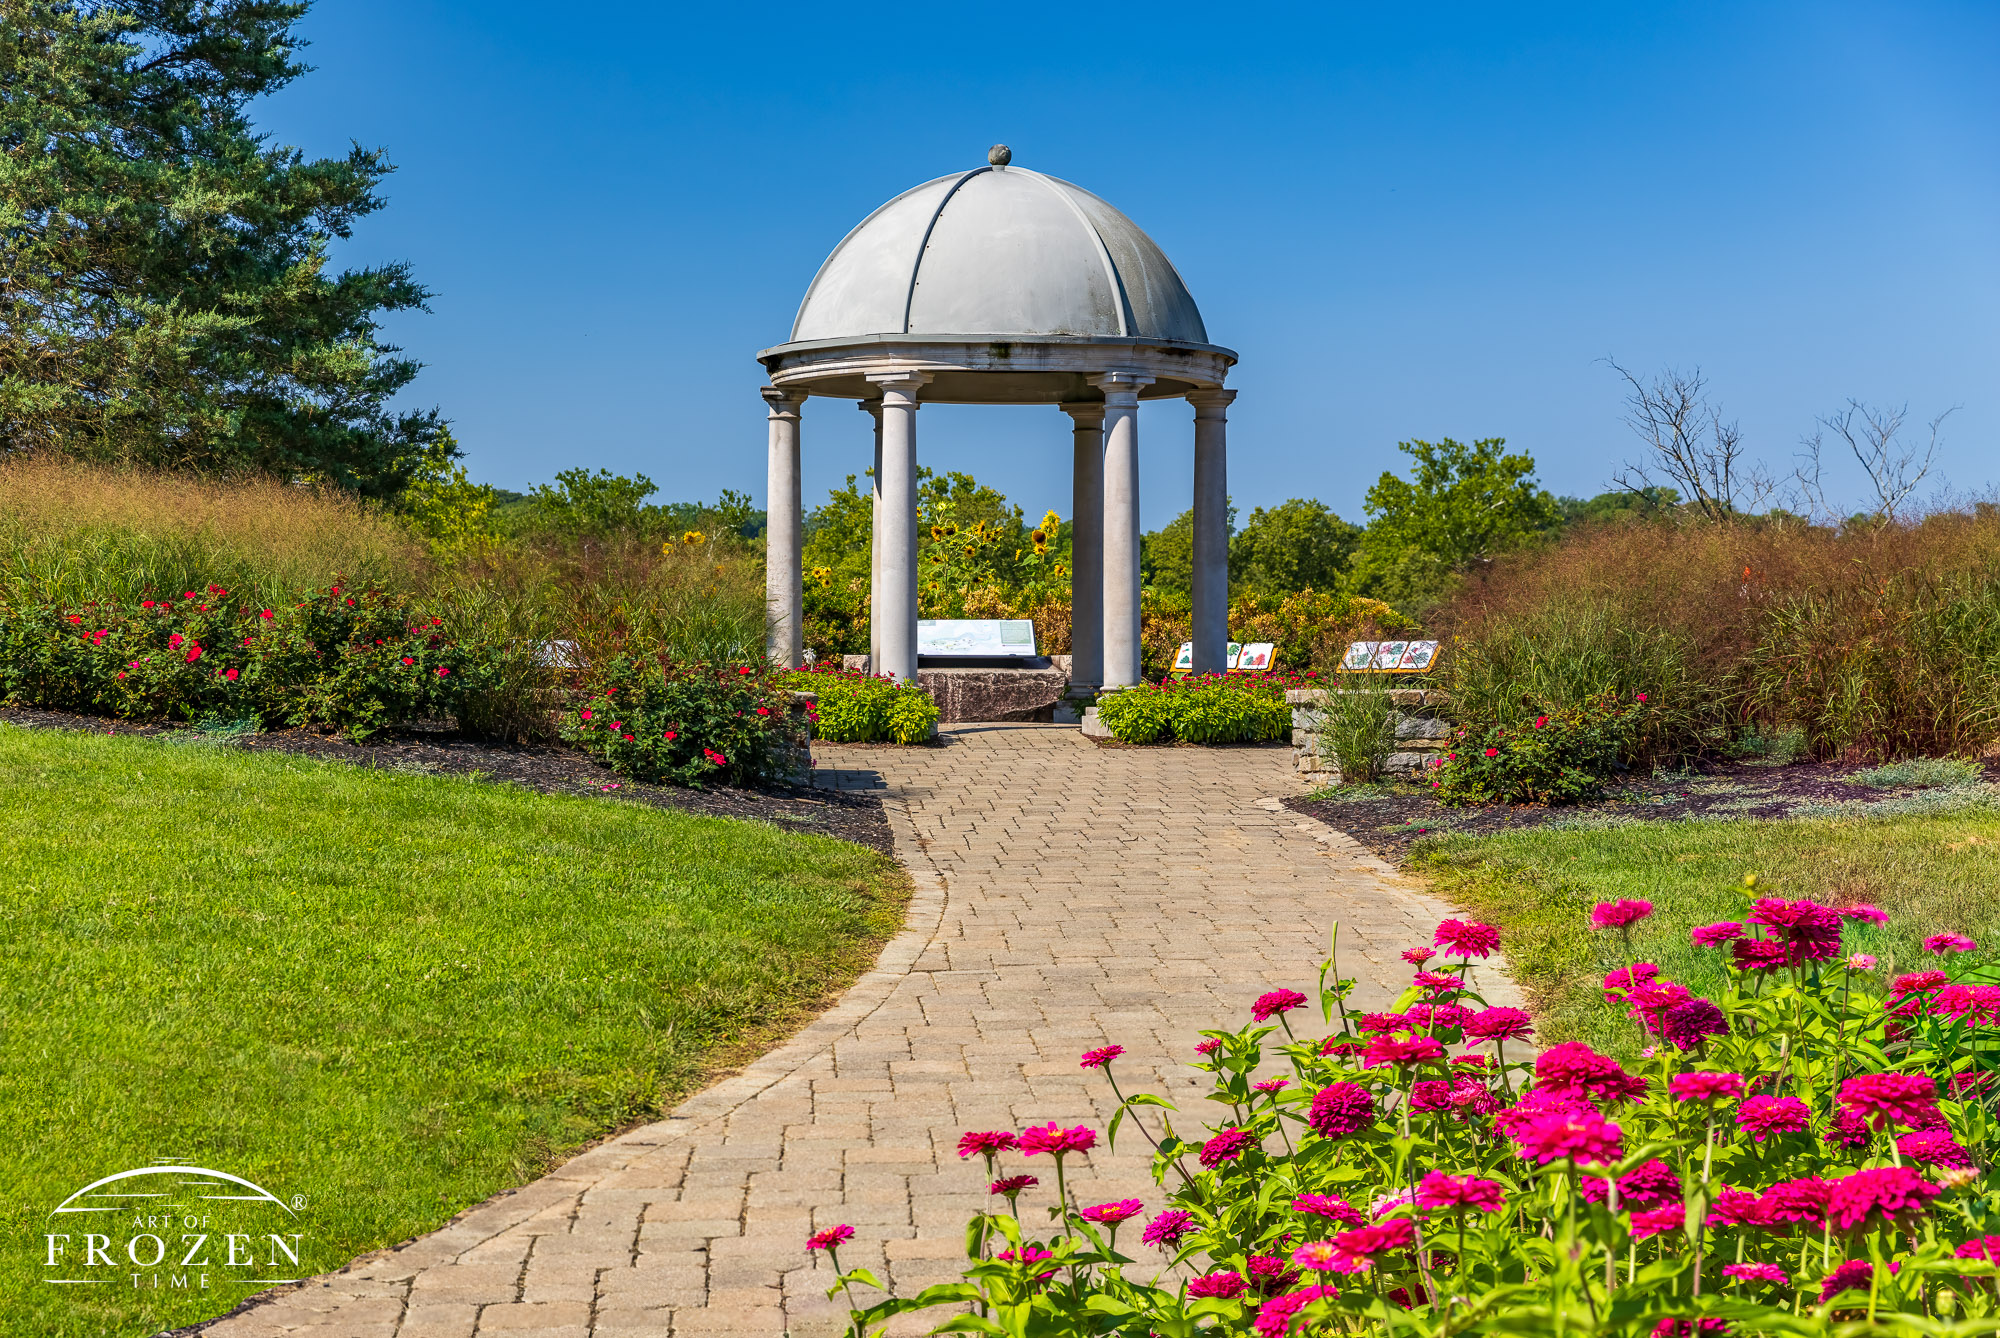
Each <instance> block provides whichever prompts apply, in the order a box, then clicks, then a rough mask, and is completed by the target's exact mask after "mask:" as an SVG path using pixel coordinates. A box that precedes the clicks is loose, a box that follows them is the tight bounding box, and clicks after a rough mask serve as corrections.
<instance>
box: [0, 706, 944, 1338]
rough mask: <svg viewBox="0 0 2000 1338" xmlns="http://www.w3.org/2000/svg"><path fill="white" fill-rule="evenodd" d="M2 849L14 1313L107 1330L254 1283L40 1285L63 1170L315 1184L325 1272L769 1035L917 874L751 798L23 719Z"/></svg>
mask: <svg viewBox="0 0 2000 1338" xmlns="http://www.w3.org/2000/svg"><path fill="white" fill-rule="evenodd" d="M0 852H4V856H0V914H4V916H5V935H6V938H5V942H6V953H5V956H4V958H0V1065H4V1067H0V1075H4V1080H0V1118H4V1127H5V1129H6V1132H7V1142H8V1148H9V1151H8V1154H7V1158H6V1166H7V1171H8V1174H7V1175H6V1176H5V1177H4V1178H0V1213H4V1221H5V1226H6V1235H5V1239H6V1241H7V1242H8V1244H7V1247H6V1248H5V1249H4V1250H0V1331H4V1332H7V1333H34V1334H51V1335H54V1334H64V1335H71V1334H73V1335H91V1336H92V1338H96V1336H97V1335H108V1334H132V1335H139V1334H151V1333H156V1332H158V1331H159V1330H160V1329H162V1328H168V1327H172V1326H175V1325H178V1324H185V1323H189V1322H191V1321H193V1320H195V1319H198V1318H202V1317H205V1316H208V1315H212V1314H217V1313H221V1312H223V1311H226V1310H228V1309H229V1308H230V1307H231V1306H233V1305H234V1304H235V1303H236V1302H237V1301H238V1300H240V1299H241V1298H242V1297H243V1296H244V1295H245V1294H247V1293H248V1292H249V1291H251V1290H254V1289H253V1288H249V1287H246V1286H243V1285H241V1284H234V1285H232V1284H230V1283H229V1282H228V1277H229V1276H231V1275H230V1274H229V1270H226V1269H217V1270H214V1271H213V1273H212V1278H213V1281H212V1283H211V1288H210V1290H209V1291H208V1292H207V1293H205V1294H190V1293H187V1292H182V1293H174V1292H171V1291H159V1292H155V1291H151V1290H134V1289H133V1288H132V1287H131V1286H130V1285H129V1284H126V1283H122V1282H121V1283H117V1284H112V1285H105V1284H92V1285H78V1286H52V1285H47V1284H46V1283H45V1282H44V1279H45V1278H46V1277H47V1276H49V1274H50V1270H49V1269H47V1268H45V1267H44V1250H45V1246H44V1242H43V1234H44V1232H46V1231H50V1230H55V1229H58V1228H57V1227H55V1226H52V1225H51V1221H52V1219H51V1218H50V1217H49V1216H48V1214H49V1212H50V1210H51V1209H52V1208H54V1207H55V1206H56V1205H57V1204H58V1203H60V1202H61V1201H62V1200H63V1199H64V1198H65V1197H66V1196H68V1195H69V1194H70V1193H71V1192H72V1191H74V1190H77V1189H79V1188H81V1187H83V1186H84V1185H86V1184H88V1183H89V1182H91V1181H94V1180H96V1179H98V1178H99V1177H101V1176H106V1175H110V1174H113V1173H114V1172H118V1171H122V1170H126V1169H128V1168H133V1167H138V1166H142V1165H146V1164H149V1163H150V1162H152V1161H154V1160H155V1159H160V1158H170V1157H173V1158H184V1159H187V1160H189V1161H191V1162H192V1163H194V1164H195V1165H198V1166H204V1167H209V1168H213V1169H216V1170H221V1171H227V1172H231V1173H233V1174H236V1175H240V1176H242V1177H244V1178H246V1179H248V1180H251V1181H254V1182H255V1183H256V1184H258V1185H259V1186H262V1187H264V1188H266V1189H268V1190H270V1191H272V1192H273V1193H275V1194H277V1195H279V1196H280V1197H281V1198H284V1199H287V1200H289V1199H291V1198H292V1197H294V1196H302V1197H303V1199H304V1202H305V1205H306V1206H305V1207H304V1209H303V1210H302V1211H301V1212H300V1213H299V1216H298V1219H297V1221H296V1223H293V1224H290V1225H288V1227H287V1229H288V1230H293V1231H298V1232H301V1233H302V1235H303V1238H304V1240H303V1246H304V1249H305V1251H306V1254H305V1257H304V1258H303V1259H302V1260H301V1265H300V1267H299V1268H298V1269H290V1268H285V1269H281V1270H279V1271H280V1272H282V1273H284V1274H286V1275H298V1274H301V1273H304V1272H311V1271H321V1270H325V1269H329V1268H333V1267H335V1266H337V1265H339V1264H340V1263H342V1262H343V1261H345V1260H346V1259H347V1258H349V1257H351V1256H352V1255H355V1254H358V1253H361V1252H363V1251H365V1250H368V1249H371V1248H374V1247H378V1246H381V1245H385V1244H389V1243H392V1242H395V1241H398V1240H401V1239H404V1238H406V1237H408V1236H412V1235H415V1234H417V1233H419V1232H423V1231H427V1230H429V1229H431V1228H433V1227H435V1226H437V1225H439V1224H440V1223H442V1222H443V1221H445V1220H446V1219H447V1218H449V1217H450V1216H451V1215H452V1214H453V1213H455V1212H457V1211H459V1210H460V1209H462V1208H464V1207H466V1206H468V1205H470V1204H473V1203H476V1202H478V1201H479V1200H481V1199H484V1198H486V1197H487V1196H489V1195H490V1194H492V1193H494V1192H495V1191H497V1190H500V1189H503V1188H506V1187H508V1186H511V1185H518V1184H520V1183H522V1182H524V1181H526V1180H528V1179H530V1178H532V1177H534V1176H535V1175H536V1174H538V1173H539V1172H541V1171H543V1170H545V1169H547V1168H548V1167H549V1166H551V1165H553V1164H554V1163H556V1162H557V1161H559V1160H560V1159H561V1158H562V1157H563V1156H564V1155H565V1153H567V1152H568V1151H570V1150H573V1149H575V1148H576V1147H577V1146H578V1145H580V1144H581V1143H584V1142H586V1141H588V1140H589V1139H591V1138H592V1137H594V1136H596V1135H599V1134H602V1133H604V1132H606V1131H608V1130H611V1129H614V1128H617V1127H619V1126H621V1125H625V1124H629V1123H631V1122H634V1121H637V1120H640V1119H642V1118H644V1117H647V1116H650V1115H654V1114H657V1113H658V1112H660V1111H662V1110H663V1109H665V1108H666V1107H667V1106H669V1105H671V1103H672V1102H673V1100H674V1099H675V1098H676V1097H677V1096H678V1095H680V1094H682V1093H685V1092H687V1091H688V1090H690V1089H691V1088H694V1087H696V1086H698V1085H699V1084H700V1082H701V1080H702V1077H703V1074H704V1072H706V1071H708V1070H711V1069H712V1068H714V1067H715V1066H716V1065H717V1064H718V1063H719V1062H722V1061H724V1060H727V1059H728V1058H731V1057H733V1056H736V1055H740V1054H741V1053H744V1052H747V1051H748V1050H750V1049H752V1048H755V1047H758V1046H761V1045H763V1044H766V1043H768V1042H769V1041H770V1040H771V1039H772V1038H774V1037H775V1036H776V1035H777V1034H778V1033H779V1032H781V1031H782V1030H784V1029H786V1028H788V1027H790V1026H793V1025H795V1024H796V1023H797V1022H798V1021H799V1020H800V1019H801V1018H802V1017H803V1015H804V1014H805V1013H807V1012H808V1011H809V1010H811V1009H812V1008H814V1007H815V1006H816V1005H818V1004H819V1003H821V1002H823V1001H824V1000H826V999H827V998H828V997H829V996H831V995H832V994H833V993H835V992H837V991H838V990H839V989H840V988H842V987H843V986H844V985H845V984H846V983H847V982H848V981H850V980H852V979H853V978H854V976H855V975H857V974H858V973H859V972H860V971H861V970H863V969H865V968H866V966H867V965H868V964H869V963H870V962H871V961H872V960H873V957H874V954H875V952H876V950H877V949H878V947H879V946H880V944H881V943H882V942H883V941H884V940H885V939H886V938H887V937H888V936H889V935H890V934H891V933H892V932H893V931H894V929H895V928H896V926H897V924H898V923H899V921H900V915H901V909H902V903H903V897H904V882H903V879H902V877H901V875H900V874H899V873H898V872H897V871H896V869H895V866H894V865H893V864H891V863H890V862H889V861H888V860H886V859H884V858H883V857H881V856H879V855H877V854H875V853H873V852H871V851H868V850H865V849H862V848H860V847H857V846H852V845H848V844H846V843H843V842H838V841H833V840H830V839H827V838H823V837H812V836H798V835H792V834H787V833H783V832H779V831H776V830H774V829H772V828H769V827H766V826H764V825H762V824H757V823H743V822H731V821H725V820H720V819H711V818H697V817H692V816H687V815H683V814H678V813H672V812H662V811H660V810H657V809H652V808H647V807H642V806H640V805H637V804H625V803H621V802H617V801H611V800H589V799H569V798H554V797H549V796H544V795H539V794H533V793H529V792H526V791H522V790H518V789H514V788H511V787H507V786H502V785H493V784H486V783H481V782H477V781H469V780H460V779H440V778H436V777H429V776H421V775H405V774H396V773H393V772H391V773H385V772H379V771H370V770H362V769H356V768H351V767H346V766H341V765H338V764H331V763H316V762H310V761H303V760H294V759H287V758H283V757H276V756H270V755H254V756H253V755H245V754H243V753H239V752H235V751H232V750H228V749H224V748H219V747H216V746H213V745H186V744H172V743H162V742H155V741H150V740H140V739H132V738H106V737H99V736H91V735H83V734H73V733H54V732H40V731H30V730H23V729H16V728H9V727H6V726H0ZM54 1220H56V1221H58V1222H61V1223H63V1224H65V1225H64V1226H63V1228H62V1229H73V1230H82V1228H80V1227H77V1228H70V1227H68V1226H67V1223H68V1222H69V1221H72V1220H75V1219H71V1218H64V1219H54ZM99 1229H101V1228H99ZM141 1248H142V1250H143V1249H146V1248H150V1247H141ZM57 1271H61V1270H57ZM252 1271H253V1272H255V1270H252ZM233 1276H237V1277H240V1276H241V1270H238V1272H237V1273H236V1274H235V1275H233ZM141 1286H142V1288H143V1287H144V1286H146V1284H143V1283H142V1284H141Z"/></svg>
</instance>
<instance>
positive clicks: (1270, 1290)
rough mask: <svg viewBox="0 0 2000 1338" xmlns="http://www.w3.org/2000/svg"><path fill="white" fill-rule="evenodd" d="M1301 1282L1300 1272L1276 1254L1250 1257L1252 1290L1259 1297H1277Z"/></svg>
mask: <svg viewBox="0 0 2000 1338" xmlns="http://www.w3.org/2000/svg"><path fill="white" fill-rule="evenodd" d="M1298 1280H1299V1270H1297V1269H1296V1268H1293V1267H1292V1266H1291V1265H1290V1264H1288V1263H1286V1262H1285V1261H1284V1260H1282V1259H1280V1258H1278V1257H1277V1256H1276V1255H1274V1254H1253V1255H1251V1256H1250V1290H1251V1291H1253V1292H1256V1293H1257V1294H1258V1295H1259V1296H1275V1295H1277V1294H1278V1293H1279V1292H1281V1291H1283V1290H1284V1289H1285V1288H1287V1287H1289V1286H1292V1285H1293V1284H1294V1283H1296V1282H1297V1281H1298Z"/></svg>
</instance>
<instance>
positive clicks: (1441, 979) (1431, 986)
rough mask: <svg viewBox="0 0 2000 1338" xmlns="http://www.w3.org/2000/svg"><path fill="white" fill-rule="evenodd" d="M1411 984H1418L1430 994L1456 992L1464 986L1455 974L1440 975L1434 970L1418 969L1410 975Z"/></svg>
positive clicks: (1461, 990)
mask: <svg viewBox="0 0 2000 1338" xmlns="http://www.w3.org/2000/svg"><path fill="white" fill-rule="evenodd" d="M1410 983H1411V984H1412V985H1420V986H1422V987H1423V988H1424V989H1426V990H1428V991H1429V992H1430V993H1432V994H1458V993H1461V992H1463V990H1464V988H1465V986H1464V984H1463V982H1461V981H1460V980H1459V978H1458V977H1457V976H1447V975H1440V974H1439V973H1438V972H1436V971H1419V972H1417V974H1415V975H1414V976H1411V977H1410Z"/></svg>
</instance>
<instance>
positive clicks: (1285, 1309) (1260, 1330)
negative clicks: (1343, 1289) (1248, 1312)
mask: <svg viewBox="0 0 2000 1338" xmlns="http://www.w3.org/2000/svg"><path fill="white" fill-rule="evenodd" d="M1338 1295H1340V1288H1338V1287H1333V1286H1318V1287H1303V1288H1300V1289H1299V1290H1298V1291H1295V1292H1286V1293H1285V1294H1284V1295H1283V1296H1279V1297H1275V1298H1273V1299H1272V1300H1269V1301H1266V1302H1264V1304H1263V1305H1261V1306H1259V1307H1257V1319H1256V1329H1257V1338H1286V1335H1287V1334H1289V1333H1290V1332H1291V1327H1292V1317H1293V1316H1294V1315H1296V1314H1298V1313H1299V1311H1301V1310H1303V1309H1305V1308H1306V1307H1307V1306H1308V1305H1311V1304H1312V1303H1313V1302H1314V1301H1318V1300H1322V1299H1329V1300H1330V1299H1331V1298H1333V1297H1336V1296H1338ZM1301 1332H1303V1330H1302V1331H1301Z"/></svg>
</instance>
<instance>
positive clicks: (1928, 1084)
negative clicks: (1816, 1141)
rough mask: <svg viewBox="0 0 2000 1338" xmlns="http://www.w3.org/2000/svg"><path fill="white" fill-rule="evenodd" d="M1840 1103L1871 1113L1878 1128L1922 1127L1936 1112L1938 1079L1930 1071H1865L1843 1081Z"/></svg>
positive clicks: (1861, 1111)
mask: <svg viewBox="0 0 2000 1338" xmlns="http://www.w3.org/2000/svg"><path fill="white" fill-rule="evenodd" d="M1840 1104H1841V1105H1843V1106H1847V1107H1849V1108H1850V1109H1852V1110H1854V1111H1857V1112H1859V1113H1860V1114H1862V1115H1866V1116H1870V1117H1872V1120H1871V1122H1872V1123H1873V1124H1874V1126H1875V1128H1876V1129H1877V1130H1881V1129H1886V1128H1888V1127H1889V1126H1890V1125H1892V1124H1901V1125H1906V1126H1908V1127H1909V1128H1912V1129H1915V1128H1921V1127H1923V1125H1924V1124H1925V1122H1927V1121H1928V1120H1930V1119H1931V1118H1932V1117H1934V1116H1935V1115H1936V1114H1937V1083H1936V1082H1935V1081H1934V1080H1933V1079H1932V1078H1931V1076H1930V1075H1929V1074H1927V1073H1864V1074H1861V1075H1860V1076H1859V1077H1855V1078H1849V1079H1848V1080H1847V1081H1846V1082H1844V1083H1842V1084H1841V1085H1840Z"/></svg>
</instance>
